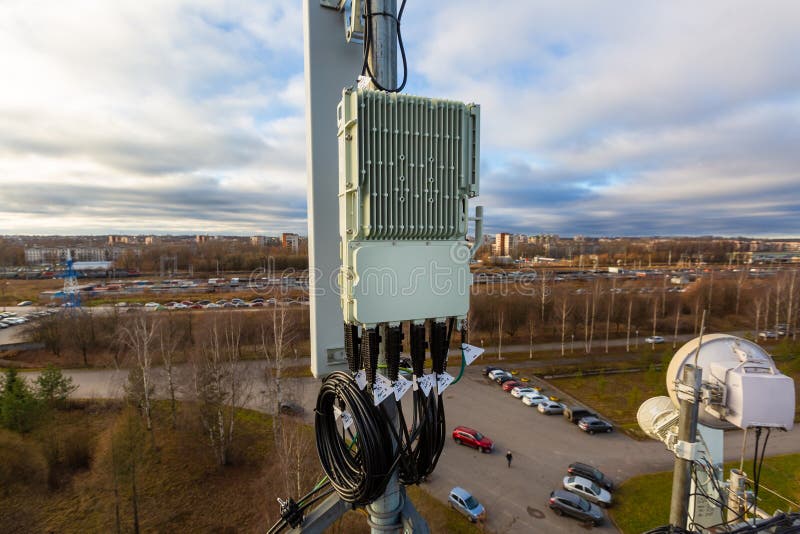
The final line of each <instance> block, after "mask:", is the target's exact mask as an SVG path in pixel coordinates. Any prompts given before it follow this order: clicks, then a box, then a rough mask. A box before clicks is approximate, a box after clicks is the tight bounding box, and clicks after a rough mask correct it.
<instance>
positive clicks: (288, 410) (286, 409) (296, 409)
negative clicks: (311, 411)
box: [280, 401, 305, 417]
mask: <svg viewBox="0 0 800 534" xmlns="http://www.w3.org/2000/svg"><path fill="white" fill-rule="evenodd" d="M280 409H281V414H283V415H291V416H294V417H300V416H301V415H303V412H305V410H304V409H303V407H302V406H300V405H299V404H297V403H296V402H290V401H284V402H281V408H280Z"/></svg>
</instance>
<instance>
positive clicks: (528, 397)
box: [522, 393, 547, 406]
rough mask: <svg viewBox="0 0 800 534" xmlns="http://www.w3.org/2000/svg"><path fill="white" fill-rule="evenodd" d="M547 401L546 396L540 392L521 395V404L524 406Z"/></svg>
mask: <svg viewBox="0 0 800 534" xmlns="http://www.w3.org/2000/svg"><path fill="white" fill-rule="evenodd" d="M546 401H547V397H545V396H544V395H542V394H540V393H526V394H524V395H523V396H522V404H524V405H526V406H538V405H540V404H541V403H543V402H546Z"/></svg>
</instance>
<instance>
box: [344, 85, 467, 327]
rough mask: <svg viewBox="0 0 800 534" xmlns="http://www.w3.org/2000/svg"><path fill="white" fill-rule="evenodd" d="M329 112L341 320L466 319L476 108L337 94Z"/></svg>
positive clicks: (403, 97) (443, 102)
mask: <svg viewBox="0 0 800 534" xmlns="http://www.w3.org/2000/svg"><path fill="white" fill-rule="evenodd" d="M337 113H338V116H337V118H338V136H339V233H340V236H341V256H342V270H341V272H340V273H339V285H340V288H341V291H342V296H341V298H342V308H343V311H344V320H345V322H347V323H360V324H365V325H370V324H377V323H382V322H394V321H405V320H421V319H426V318H434V317H453V316H456V317H463V316H465V315H466V314H467V311H468V309H469V287H470V284H471V281H472V278H471V275H470V271H469V260H470V257H471V253H470V244H469V243H468V242H467V240H466V237H467V227H468V215H467V213H468V212H467V210H468V205H467V204H468V202H467V201H468V199H469V198H471V197H474V196H476V195H477V194H478V182H479V178H478V173H479V168H480V148H479V147H480V138H479V129H480V108H479V106H477V105H474V104H463V103H460V102H453V101H448V100H437V99H431V98H423V97H417V96H410V95H404V94H399V93H385V92H382V91H373V90H363V89H359V90H355V89H345V91H344V93H343V97H342V101H341V103H340V104H339V107H338V110H337Z"/></svg>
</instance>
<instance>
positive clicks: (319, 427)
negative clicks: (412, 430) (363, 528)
mask: <svg viewBox="0 0 800 534" xmlns="http://www.w3.org/2000/svg"><path fill="white" fill-rule="evenodd" d="M334 407H337V408H338V409H339V410H342V411H343V412H344V411H347V412H349V413H350V414H351V415H352V425H351V426H350V428H345V427H344V425H343V424H342V423H340V422H339V421H338V418H337V416H336V414H335V413H334ZM314 428H315V432H316V441H317V454H318V455H319V459H320V463H321V464H322V469H323V470H324V471H325V474H326V475H327V476H328V479H329V480H330V483H331V485H332V486H333V487H334V488H335V489H336V491H337V493H339V495H340V496H341V498H342V499H343V500H345V501H346V502H349V503H351V504H354V505H357V506H363V505H366V504H369V503H370V502H372V501H374V500H375V499H377V498H378V497H379V496H380V495H381V494H382V493H383V490H384V489H385V488H386V484H387V483H388V481H389V477H390V475H391V472H392V469H393V467H394V465H395V463H396V456H397V455H396V454H395V452H394V451H393V450H392V447H391V445H390V444H391V443H392V437H391V435H390V433H389V429H388V425H387V421H386V418H385V417H384V416H383V415H382V414H381V413H380V411H379V410H378V408H376V407H375V406H374V405H373V403H372V399H371V398H370V397H369V396H368V395H367V394H366V393H365V392H363V391H361V390H360V389H359V388H358V385H357V384H356V382H355V380H354V379H353V377H352V376H350V375H349V374H347V373H344V372H341V371H336V372H334V373H331V374H330V375H329V376H328V377H327V378H326V379H325V381H324V382H323V383H322V387H321V388H320V392H319V396H318V397H317V407H316V410H315V416H314ZM353 441H355V446H353Z"/></svg>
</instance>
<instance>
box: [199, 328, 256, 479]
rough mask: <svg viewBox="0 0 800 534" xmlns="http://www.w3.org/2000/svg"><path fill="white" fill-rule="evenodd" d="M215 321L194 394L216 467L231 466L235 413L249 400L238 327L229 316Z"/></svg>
mask: <svg viewBox="0 0 800 534" xmlns="http://www.w3.org/2000/svg"><path fill="white" fill-rule="evenodd" d="M219 321H220V319H218V318H217V317H214V321H213V323H212V324H211V328H210V329H209V331H208V337H207V339H206V340H205V341H204V342H203V343H202V345H201V348H200V361H199V362H195V368H194V374H195V391H196V393H197V398H198V401H199V402H200V419H201V422H202V424H203V428H204V430H205V432H206V436H207V438H208V444H209V446H210V448H211V451H212V453H213V455H214V458H215V459H216V461H217V463H219V465H227V464H229V463H230V451H231V446H232V444H233V438H234V432H235V429H236V412H237V411H238V410H239V409H240V408H241V407H243V406H244V405H245V404H246V403H247V400H248V399H249V390H248V388H247V381H246V380H244V376H243V369H242V366H241V365H239V362H240V360H241V350H240V341H241V333H242V332H241V325H240V324H239V323H238V322H237V321H236V320H235V319H234V317H233V315H232V314H228V315H227V316H226V317H224V318H223V319H222V321H224V322H223V324H222V325H220V324H219Z"/></svg>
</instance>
